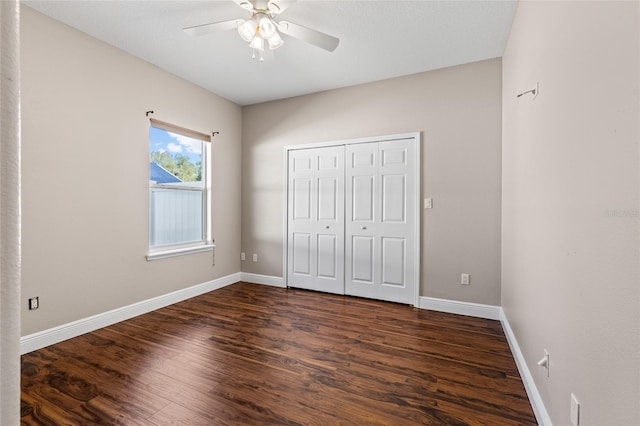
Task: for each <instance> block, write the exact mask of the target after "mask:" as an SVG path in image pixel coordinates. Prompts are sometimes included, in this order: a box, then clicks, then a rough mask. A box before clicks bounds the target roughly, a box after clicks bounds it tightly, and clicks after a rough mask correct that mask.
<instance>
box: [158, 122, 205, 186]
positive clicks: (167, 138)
mask: <svg viewBox="0 0 640 426" xmlns="http://www.w3.org/2000/svg"><path fill="white" fill-rule="evenodd" d="M203 143H204V142H202V141H200V140H197V139H193V138H190V137H188V136H183V135H179V134H176V133H171V132H168V131H166V130H162V129H158V128H156V127H153V126H151V127H150V128H149V180H150V181H151V182H152V183H156V184H171V185H174V186H175V185H178V186H187V187H197V188H203V186H202V183H203V182H202V176H203V173H202V144H203Z"/></svg>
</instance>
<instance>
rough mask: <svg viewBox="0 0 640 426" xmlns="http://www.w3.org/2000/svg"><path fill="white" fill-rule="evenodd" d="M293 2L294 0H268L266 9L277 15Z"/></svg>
mask: <svg viewBox="0 0 640 426" xmlns="http://www.w3.org/2000/svg"><path fill="white" fill-rule="evenodd" d="M245 1H246V0H245ZM295 2H296V0H269V3H267V9H269V11H270V12H271V13H273V14H274V15H278V14H280V13H282V12H284V11H285V10H286V9H287V8H288V7H289V6H291V5H292V4H293V3H295Z"/></svg>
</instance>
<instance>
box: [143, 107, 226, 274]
mask: <svg viewBox="0 0 640 426" xmlns="http://www.w3.org/2000/svg"><path fill="white" fill-rule="evenodd" d="M150 126H151V127H156V128H159V129H163V130H167V131H169V132H172V133H177V134H182V135H184V136H188V137H190V138H193V139H197V140H201V141H202V182H203V188H202V189H200V188H195V187H184V186H179V185H170V184H164V185H158V184H152V183H149V192H148V194H149V196H147V203H148V209H147V225H148V226H147V231H148V235H147V244H150V240H151V238H150V237H151V235H150V233H151V203H150V194H151V190H152V189H153V188H160V189H178V190H188V191H193V190H201V191H202V193H203V200H202V206H203V207H202V208H203V212H202V222H203V223H202V228H203V236H204V239H202V240H200V241H192V242H188V243H181V244H168V245H162V246H155V247H151V246H150V245H149V250H148V252H147V254H146V259H147V261H152V260H159V259H166V258H169V257H174V256H182V255H186V254H193V253H202V252H207V251H213V249H214V248H215V244H214V242H213V237H212V231H211V223H212V221H211V176H212V173H211V163H212V162H211V138H210V137H209V136H208V135H205V134H204V133H199V132H195V131H193V130H189V129H185V128H183V127H179V126H175V125H173V124H170V123H165V122H162V121H159V120H155V119H151V120H150ZM146 164H147V167H148V164H149V161H148V160H147V163H146Z"/></svg>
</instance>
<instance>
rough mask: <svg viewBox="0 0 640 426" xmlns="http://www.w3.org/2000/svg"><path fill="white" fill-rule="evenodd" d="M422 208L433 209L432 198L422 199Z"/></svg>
mask: <svg viewBox="0 0 640 426" xmlns="http://www.w3.org/2000/svg"><path fill="white" fill-rule="evenodd" d="M424 208H425V209H432V208H433V199H432V198H425V199H424Z"/></svg>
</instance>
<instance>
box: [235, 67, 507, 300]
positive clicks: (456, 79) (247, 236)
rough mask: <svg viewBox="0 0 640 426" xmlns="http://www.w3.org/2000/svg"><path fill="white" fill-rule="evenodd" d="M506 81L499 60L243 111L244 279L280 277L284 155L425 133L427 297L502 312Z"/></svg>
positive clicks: (424, 271) (424, 273) (424, 283)
mask: <svg viewBox="0 0 640 426" xmlns="http://www.w3.org/2000/svg"><path fill="white" fill-rule="evenodd" d="M501 81H502V80H501V61H500V59H494V60H488V61H483V62H477V63H473V64H469V65H462V66H457V67H452V68H447V69H442V70H438V71H432V72H427V73H422V74H416V75H411V76H407V77H402V78H396V79H391V80H386V81H381V82H377V83H371V84H365V85H361V86H355V87H349V88H345V89H338V90H333V91H328V92H323V93H317V94H312V95H307V96H301V97H297V98H291V99H286V100H282V101H275V102H269V103H264V104H258V105H253V106H248V107H244V108H243V113H242V123H243V124H242V138H243V154H242V170H243V172H242V173H243V175H242V179H243V183H242V206H243V209H242V249H243V251H245V252H246V253H247V260H246V261H244V262H243V265H242V270H243V271H245V272H250V273H257V274H264V275H271V276H278V277H281V276H282V246H283V217H284V211H283V189H284V179H285V176H284V172H285V167H284V151H283V148H284V147H285V146H287V145H296V144H306V143H312V142H324V141H331V140H342V139H350V138H360V137H368V136H381V135H387V134H396V133H406V132H415V131H421V132H423V146H422V152H423V186H422V189H423V194H424V197H432V198H433V200H434V208H433V209H432V210H424V211H423V212H424V213H423V222H422V223H423V230H422V244H423V248H422V254H423V256H422V289H421V295H423V296H432V297H440V298H445V299H455V300H461V301H467V302H476V303H486V304H494V305H498V304H499V303H500V155H501V154H500V141H501V125H500V122H501ZM252 253H257V254H258V255H259V262H257V263H254V262H252V261H251V254H252ZM462 272H467V273H470V274H471V286H468V287H467V286H461V285H460V273H462Z"/></svg>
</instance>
